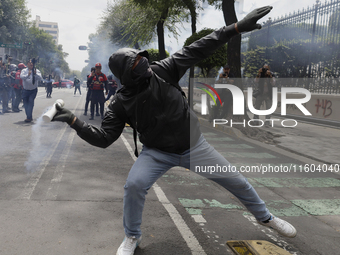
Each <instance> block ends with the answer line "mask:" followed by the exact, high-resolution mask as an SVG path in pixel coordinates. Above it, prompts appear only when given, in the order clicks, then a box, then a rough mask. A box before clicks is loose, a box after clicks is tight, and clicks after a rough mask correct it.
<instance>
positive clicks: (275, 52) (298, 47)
mask: <svg viewBox="0 0 340 255" xmlns="http://www.w3.org/2000/svg"><path fill="white" fill-rule="evenodd" d="M338 13H339V12H338V11H337V12H335V13H334V14H333V15H331V17H330V21H329V27H328V26H321V25H316V31H328V30H329V28H332V26H333V28H334V27H336V26H339V24H335V23H334V22H335V21H336V20H337V19H338V17H339V15H338ZM337 30H338V27H337ZM320 34H321V35H322V36H321V35H320ZM320 34H315V36H314V39H313V42H314V43H313V44H312V27H311V26H310V25H308V24H305V23H298V24H285V25H275V26H271V27H270V29H269V31H268V26H265V27H263V28H262V30H260V31H258V32H256V33H252V35H251V36H250V38H249V42H248V46H249V51H248V52H244V53H242V65H243V67H244V75H245V76H246V77H254V76H255V75H256V73H257V70H258V69H259V68H261V66H263V64H264V63H269V64H270V65H271V69H272V70H273V71H274V72H277V75H278V76H280V77H307V76H308V69H309V65H310V63H311V70H312V75H313V77H316V76H317V77H321V76H325V77H339V75H340V66H339V64H340V63H339V62H340V61H339V57H340V51H339V43H338V42H339V41H340V34H337V33H335V32H334V31H333V32H332V33H328V34H327V33H320ZM267 46H268V47H267ZM266 56H267V57H266ZM266 58H267V59H266Z"/></svg>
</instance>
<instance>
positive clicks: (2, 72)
mask: <svg viewBox="0 0 340 255" xmlns="http://www.w3.org/2000/svg"><path fill="white" fill-rule="evenodd" d="M9 84H10V78H9V77H8V65H6V64H5V63H3V61H2V59H1V60H0V96H1V101H2V113H9V112H10V111H9V109H8V90H9Z"/></svg>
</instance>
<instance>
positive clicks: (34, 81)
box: [20, 60, 42, 122]
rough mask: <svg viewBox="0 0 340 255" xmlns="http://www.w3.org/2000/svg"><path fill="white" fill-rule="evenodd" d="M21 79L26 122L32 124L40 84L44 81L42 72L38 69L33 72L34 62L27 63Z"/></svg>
mask: <svg viewBox="0 0 340 255" xmlns="http://www.w3.org/2000/svg"><path fill="white" fill-rule="evenodd" d="M20 78H21V79H22V82H23V91H22V99H23V102H24V106H25V113H26V119H25V122H31V121H32V120H33V116H32V115H33V107H34V99H35V97H36V96H37V93H38V83H39V81H40V80H41V79H42V77H41V73H40V71H39V70H38V69H36V68H34V70H33V62H32V60H29V61H28V62H27V68H25V69H23V70H22V71H21V74H20Z"/></svg>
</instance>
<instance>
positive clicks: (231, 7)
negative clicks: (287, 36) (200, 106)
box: [222, 0, 275, 144]
mask: <svg viewBox="0 0 340 255" xmlns="http://www.w3.org/2000/svg"><path fill="white" fill-rule="evenodd" d="M222 10H223V16H224V21H225V23H226V25H227V26H228V25H231V24H233V23H236V22H237V17H236V12H235V1H234V0H223V1H222ZM227 58H228V64H229V66H230V72H232V73H233V74H234V75H235V77H236V78H241V35H236V36H234V37H232V38H231V39H230V40H229V42H228V51H227ZM238 80H241V79H236V81H235V83H234V85H236V86H238V87H239V88H240V89H241V90H243V85H242V82H238ZM246 101H247V100H245V102H244V104H246ZM244 109H247V107H245V108H244ZM222 115H224V116H222V117H223V118H225V119H227V120H228V121H230V120H231V119H232V120H233V121H235V122H240V123H242V122H243V121H245V122H246V123H247V122H248V121H249V120H250V118H249V116H248V114H247V112H245V114H244V115H243V116H240V115H239V116H234V115H233V98H232V95H231V92H230V91H226V93H225V100H224V105H223V109H222ZM235 127H236V128H237V129H239V130H240V131H241V132H242V133H243V134H245V135H247V136H249V137H251V138H254V139H257V140H260V141H264V142H266V143H270V144H273V143H275V141H274V136H273V134H272V133H269V132H266V131H263V130H262V129H260V128H251V127H249V126H247V124H246V125H245V127H243V126H242V125H236V126H235Z"/></svg>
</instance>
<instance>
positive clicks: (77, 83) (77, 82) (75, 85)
mask: <svg viewBox="0 0 340 255" xmlns="http://www.w3.org/2000/svg"><path fill="white" fill-rule="evenodd" d="M73 85H74V95H75V94H76V93H77V90H79V94H80V95H81V91H80V80H79V79H78V78H77V77H74V81H73Z"/></svg>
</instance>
